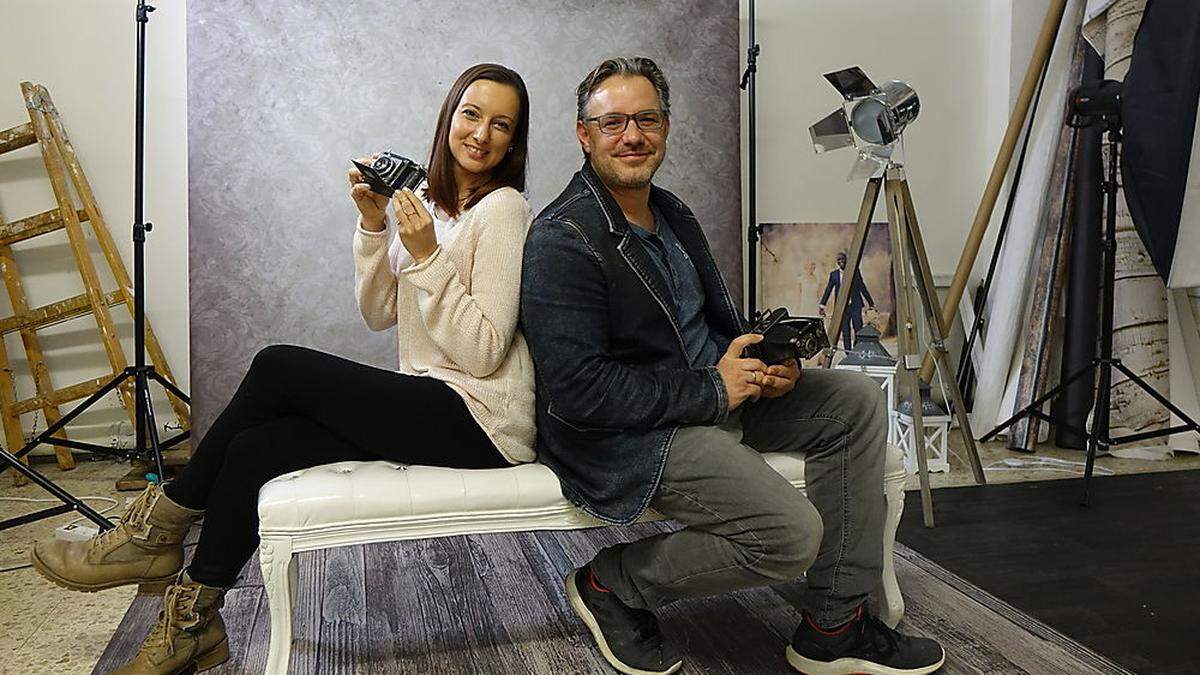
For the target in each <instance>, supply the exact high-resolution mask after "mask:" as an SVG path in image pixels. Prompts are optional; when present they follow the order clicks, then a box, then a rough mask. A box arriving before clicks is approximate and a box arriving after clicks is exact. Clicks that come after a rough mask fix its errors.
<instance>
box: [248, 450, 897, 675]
mask: <svg viewBox="0 0 1200 675" xmlns="http://www.w3.org/2000/svg"><path fill="white" fill-rule="evenodd" d="M763 457H764V458H765V459H766V460H767V463H768V464H770V465H771V467H772V468H774V469H775V470H776V471H778V472H779V473H780V474H782V475H783V476H784V477H786V478H787V479H788V480H789V481H791V483H792V485H795V486H796V487H797V488H798V489H801V490H803V489H804V457H803V455H802V454H800V453H765V454H764V455H763ZM904 479H905V472H904V464H903V455H902V453H901V452H900V450H899V449H898V448H896V447H894V446H891V447H889V452H888V459H887V466H886V469H885V471H884V492H885V494H886V497H887V520H886V522H885V524H884V529H883V552H884V568H883V585H882V589H883V597H882V598H880V602H879V607H880V612H881V614H882V618H883V620H884V621H886V622H887V624H888V625H890V626H895V625H896V623H897V622H899V621H900V617H901V616H902V615H903V613H904V599H903V598H902V597H901V596H900V587H899V585H898V584H897V583H896V570H895V568H894V567H893V564H892V551H893V545H894V543H895V541H896V528H897V526H899V524H900V514H901V511H902V510H903V507H904ZM258 515H259V519H260V521H259V536H260V537H261V543H260V544H259V562H260V564H261V565H262V576H263V584H264V585H265V587H266V591H267V601H268V603H269V604H270V608H271V647H270V654H269V656H268V659H267V670H266V672H267V673H270V674H275V673H280V674H282V673H286V672H287V668H288V659H289V657H290V652H291V645H292V604H293V601H294V598H295V595H294V594H295V589H296V567H295V565H293V564H292V558H293V556H294V555H295V554H296V553H298V552H300V551H313V550H317V549H324V548H333V547H335V546H348V545H352V544H369V543H372V542H382V541H397V540H402V539H424V538H427V537H448V536H453V535H459V534H480V533H487V532H519V531H526V530H571V529H579V528H586V527H604V526H606V525H607V523H604V522H601V521H599V520H596V519H594V518H592V517H590V516H588V515H586V514H585V513H583V512H582V511H580V510H578V509H576V508H575V507H574V506H572V505H571V504H570V503H569V502H567V501H566V499H564V498H563V496H562V492H561V490H560V488H559V484H558V479H557V478H556V477H555V476H554V474H553V473H552V472H551V471H550V469H548V468H546V467H545V466H543V465H542V464H537V463H533V464H524V465H521V466H515V467H510V468H505V469H485V470H474V471H467V470H459V469H443V468H439V467H430V466H415V465H404V464H396V463H393V462H383V461H379V462H340V463H337V464H328V465H325V466H318V467H314V468H311V469H304V470H301V471H294V472H292V473H288V474H284V475H282V476H279V477H278V478H275V479H273V480H271V481H270V482H268V483H267V484H266V485H264V486H263V488H262V490H260V491H259V494H258ZM661 519H662V516H660V515H658V514H656V513H652V512H650V513H647V514H646V516H645V517H643V518H642V521H651V520H661ZM579 562H580V563H583V562H584V561H582V560H581V561H579Z"/></svg>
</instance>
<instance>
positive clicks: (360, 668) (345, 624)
mask: <svg viewBox="0 0 1200 675" xmlns="http://www.w3.org/2000/svg"><path fill="white" fill-rule="evenodd" d="M324 566H325V574H324V582H325V583H324V587H323V591H324V592H323V593H322V594H321V597H320V601H321V637H320V640H321V643H320V647H319V649H318V652H317V653H318V656H317V668H318V670H319V671H320V672H322V673H363V672H366V664H367V663H369V662H371V661H372V660H373V659H372V658H371V657H372V654H371V653H370V647H371V643H370V641H369V639H368V638H369V631H368V629H367V584H366V572H365V566H364V558H363V547H362V546H339V547H337V548H331V549H329V550H327V551H326V552H325V561H324Z"/></svg>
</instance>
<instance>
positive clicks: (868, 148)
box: [809, 66, 921, 180]
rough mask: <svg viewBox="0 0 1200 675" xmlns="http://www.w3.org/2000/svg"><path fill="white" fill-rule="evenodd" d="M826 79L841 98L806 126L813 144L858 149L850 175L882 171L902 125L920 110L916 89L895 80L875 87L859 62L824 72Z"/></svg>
mask: <svg viewBox="0 0 1200 675" xmlns="http://www.w3.org/2000/svg"><path fill="white" fill-rule="evenodd" d="M825 79H826V80H828V81H829V83H830V84H832V85H833V88H834V89H837V90H838V93H839V94H841V95H842V98H843V99H845V100H844V101H843V103H842V106H841V107H840V108H838V109H837V110H834V111H833V112H831V113H829V114H828V115H826V116H825V117H824V118H823V119H822V120H821V121H819V122H817V123H816V124H814V125H812V126H811V127H809V133H810V134H811V135H812V141H813V147H814V148H816V151H817V152H827V151H829V150H837V149H838V148H844V147H849V146H853V147H855V148H857V149H858V161H857V162H855V166H854V168H853V169H852V170H851V171H850V176H849V178H848V180H854V179H856V178H869V177H871V176H873V175H876V174H878V173H880V172H881V171H882V170H883V169H884V168H886V167H887V165H888V164H889V163H890V162H891V157H892V151H893V149H894V148H895V145H896V142H897V141H899V140H900V135H901V133H902V132H903V131H904V128H905V127H907V126H908V125H909V124H911V123H912V121H913V120H915V119H916V118H917V114H918V113H919V112H920V111H921V101H920V99H918V98H917V92H915V91H913V88H912V87H910V86H908V85H907V84H905V83H904V82H901V81H899V80H891V81H889V82H885V83H883V85H881V86H877V85H876V84H875V83H874V82H872V81H871V78H869V77H867V75H866V73H864V72H863V71H862V69H861V68H859V67H858V66H853V67H850V68H846V69H844V70H838V71H835V72H832V73H826V74H825Z"/></svg>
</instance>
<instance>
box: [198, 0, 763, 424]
mask: <svg viewBox="0 0 1200 675" xmlns="http://www.w3.org/2000/svg"><path fill="white" fill-rule="evenodd" d="M617 55H643V56H649V57H651V58H653V59H655V60H656V61H657V62H658V63H659V65H660V66H662V68H663V70H664V71H665V72H666V74H667V77H668V79H669V80H670V83H671V89H672V96H671V103H672V105H671V108H672V112H673V119H672V124H671V140H670V151H669V153H668V156H667V160H666V162H665V163H664V165H663V168H662V169H661V170H660V172H659V175H658V179H657V182H658V183H659V184H661V185H663V186H664V187H667V188H668V189H671V190H672V191H674V192H676V194H678V195H679V196H680V197H682V198H683V199H684V200H685V201H687V202H688V203H689V204H690V205H691V206H692V208H693V209H694V210H695V211H696V213H697V215H698V216H699V218H700V220H701V222H702V223H703V224H704V227H705V230H706V231H707V233H708V237H709V239H710V241H711V242H712V245H713V249H714V254H715V255H716V257H717V260H718V263H719V264H720V266H721V269H722V271H723V272H724V274H725V278H726V280H727V281H728V282H729V286H730V288H733V289H739V288H741V276H742V275H741V265H742V262H741V258H742V257H741V235H740V224H739V218H740V215H739V214H740V213H741V204H740V178H739V176H740V165H739V161H740V160H739V152H738V143H739V140H738V137H739V111H738V107H739V97H740V91H739V89H738V88H737V83H738V78H739V75H740V58H741V55H740V53H739V48H738V6H737V3H729V2H724V3H716V2H707V1H706V0H682V1H677V2H653V3H650V2H639V1H637V0H608V1H600V2H597V1H595V0H567V1H565V2H564V1H561V0H494V1H493V2H478V3H461V2H445V1H444V0H412V1H404V2H384V1H382V0H363V1H360V2H343V1H341V0H324V1H321V2H317V1H314V2H303V3H295V2H283V1H281V0H261V1H259V2H246V1H241V2H217V1H215V0H191V2H189V3H188V152H189V158H188V170H189V229H190V242H189V262H190V292H191V312H190V313H191V349H192V354H191V368H192V387H193V392H192V394H193V402H194V408H193V423H194V425H195V427H196V429H197V431H198V432H200V433H202V432H203V431H204V430H205V429H207V428H208V426H209V424H210V423H211V420H212V419H213V417H215V415H216V413H217V412H219V410H220V408H221V407H222V406H223V405H224V404H225V402H226V401H227V400H228V398H229V396H230V395H231V394H232V393H233V390H234V389H235V388H236V386H237V383H238V382H239V381H240V379H241V376H242V374H243V373H244V372H245V370H246V367H247V366H248V365H249V362H250V359H251V358H252V357H253V355H254V353H255V352H256V351H257V350H258V349H260V348H261V347H263V346H265V345H268V344H272V343H281V342H285V343H293V344H301V345H306V346H310V347H314V348H318V349H322V350H326V351H329V352H333V353H335V354H338V355H341V356H344V357H346V358H350V359H354V360H357V361H362V362H365V363H370V364H373V365H377V366H381V367H394V364H395V362H396V342H395V333H394V331H385V332H382V333H371V332H370V331H368V330H367V328H366V327H365V326H364V325H363V322H362V319H361V318H360V317H359V314H358V309H357V307H356V306H355V303H354V292H353V269H352V262H351V256H350V241H351V234H352V228H353V223H354V218H355V210H354V206H353V204H352V203H351V201H350V199H349V197H348V196H347V185H346V170H347V169H348V168H349V163H348V160H349V158H351V157H355V156H359V155H363V154H367V153H369V152H371V151H373V150H376V149H383V148H388V149H392V150H394V151H396V152H399V153H401V154H409V155H413V156H417V157H421V158H422V161H424V158H425V157H426V156H427V154H428V151H429V139H430V138H431V137H432V135H433V126H434V123H435V118H436V115H437V109H438V107H439V106H440V105H441V102H442V99H443V97H444V96H445V94H446V90H447V89H448V88H449V86H450V84H451V83H452V82H453V81H454V78H455V77H457V76H458V74H459V73H460V72H462V70H463V69H465V68H466V67H467V66H470V65H472V64H475V63H479V62H483V61H494V62H499V63H503V64H505V65H507V66H509V67H511V68H513V69H515V70H517V71H518V72H519V73H521V75H522V76H523V77H524V78H525V81H526V84H527V85H528V87H529V90H530V96H531V97H532V102H531V113H532V114H531V117H530V119H531V123H532V133H531V139H530V155H531V159H530V183H529V186H530V194H529V197H530V201H531V203H532V206H533V209H534V212H535V213H536V212H537V211H538V210H540V209H541V208H542V207H543V206H545V205H546V204H547V203H548V202H549V201H550V200H551V199H553V198H554V196H555V195H557V194H558V192H559V191H560V190H561V189H562V187H563V186H564V185H565V183H566V181H567V180H568V179H569V177H570V175H571V174H572V173H573V172H574V171H576V170H577V169H578V168H579V165H580V163H581V155H580V152H579V149H578V144H577V141H576V140H575V136H574V116H575V103H574V89H575V86H576V84H577V83H578V82H579V80H580V79H582V77H583V76H584V75H585V74H586V73H587V71H588V70H590V69H591V68H592V67H593V66H595V64H597V63H598V62H599V61H600V60H602V59H604V58H606V57H609V56H617ZM736 300H737V301H738V302H739V303H740V300H741V298H740V293H739V294H738V297H737V298H736ZM313 386H314V387H319V386H320V383H319V382H313Z"/></svg>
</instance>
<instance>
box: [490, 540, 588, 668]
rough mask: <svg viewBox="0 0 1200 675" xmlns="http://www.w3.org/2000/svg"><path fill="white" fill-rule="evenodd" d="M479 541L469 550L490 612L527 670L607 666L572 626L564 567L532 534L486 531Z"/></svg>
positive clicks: (573, 619) (573, 624)
mask: <svg viewBox="0 0 1200 675" xmlns="http://www.w3.org/2000/svg"><path fill="white" fill-rule="evenodd" d="M480 544H481V545H480V546H476V547H472V549H471V550H472V554H473V555H474V556H475V557H474V558H473V560H472V562H473V564H474V565H475V567H476V569H477V570H480V578H481V579H483V580H484V581H485V583H486V584H487V587H488V599H489V602H490V603H491V605H492V608H493V610H492V611H493V613H494V614H495V616H496V617H497V620H498V621H499V622H500V623H501V624H502V625H503V626H504V630H505V632H506V634H507V636H508V639H510V640H511V641H512V643H513V644H514V645H516V646H517V648H518V649H520V650H521V652H522V654H523V655H524V657H525V660H526V662H527V664H528V667H529V669H530V672H537V673H567V672H592V671H595V672H605V671H606V670H608V666H607V664H606V663H605V662H604V660H603V659H602V657H601V656H600V655H599V653H598V652H597V651H596V648H595V645H594V644H593V643H592V640H591V637H590V636H588V635H587V634H586V632H585V631H582V630H577V628H578V625H577V621H576V619H575V616H574V614H573V613H572V612H571V609H570V607H569V605H568V604H567V600H566V596H565V595H564V593H563V588H562V575H563V574H565V572H559V571H558V570H557V569H556V568H555V566H554V565H553V563H551V562H550V561H549V560H548V559H547V558H546V557H545V555H544V554H543V552H542V549H541V547H540V546H539V545H538V543H537V541H536V540H535V539H534V538H533V536H532V535H530V534H529V533H517V534H504V535H486V536H484V537H482V541H480ZM483 570H487V571H486V572H484V571H483ZM548 570H549V571H550V572H552V573H550V574H547V573H546V572H547V571H548Z"/></svg>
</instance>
